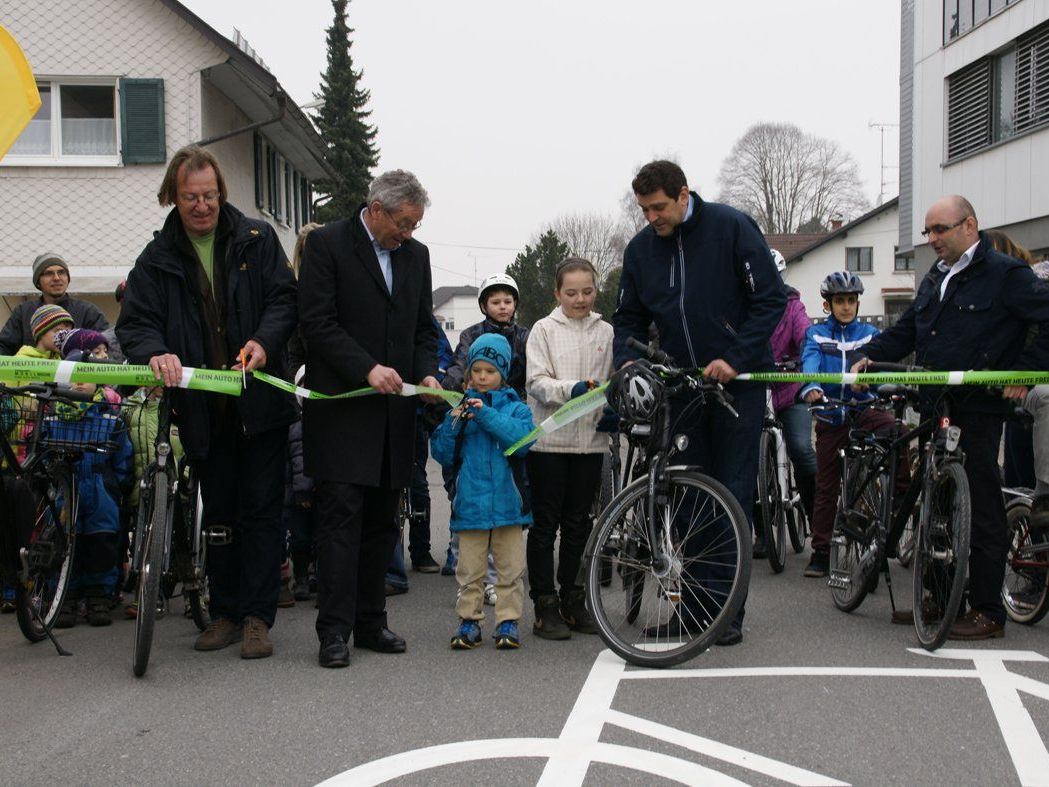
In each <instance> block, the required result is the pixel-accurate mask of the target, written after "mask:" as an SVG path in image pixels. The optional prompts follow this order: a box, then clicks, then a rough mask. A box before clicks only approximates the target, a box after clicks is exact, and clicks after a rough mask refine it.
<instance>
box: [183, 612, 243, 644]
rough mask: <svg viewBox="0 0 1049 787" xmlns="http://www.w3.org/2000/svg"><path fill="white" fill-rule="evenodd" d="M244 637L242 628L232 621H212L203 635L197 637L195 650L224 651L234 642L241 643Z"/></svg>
mask: <svg viewBox="0 0 1049 787" xmlns="http://www.w3.org/2000/svg"><path fill="white" fill-rule="evenodd" d="M242 635H243V632H242V631H241V628H240V626H238V625H237V624H236V623H234V622H233V621H232V620H225V619H223V618H219V619H218V620H213V621H211V623H209V624H208V627H207V628H206V629H204V631H203V633H202V634H201V635H200V636H199V637H197V641H196V642H194V643H193V649H194V650H222V649H223V648H226V647H229V646H230V645H232V644H233V643H234V642H240V638H241V636H242Z"/></svg>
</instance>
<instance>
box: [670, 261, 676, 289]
mask: <svg viewBox="0 0 1049 787" xmlns="http://www.w3.org/2000/svg"><path fill="white" fill-rule="evenodd" d="M675 265H677V261H676V260H675V259H674V255H673V254H671V255H670V289H674V266H675Z"/></svg>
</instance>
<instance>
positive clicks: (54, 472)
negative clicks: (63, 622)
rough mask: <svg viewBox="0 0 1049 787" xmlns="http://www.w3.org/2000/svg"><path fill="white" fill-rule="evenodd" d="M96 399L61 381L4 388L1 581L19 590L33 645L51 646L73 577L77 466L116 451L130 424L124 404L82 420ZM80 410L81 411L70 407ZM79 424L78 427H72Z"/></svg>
mask: <svg viewBox="0 0 1049 787" xmlns="http://www.w3.org/2000/svg"><path fill="white" fill-rule="evenodd" d="M93 402H94V398H93V395H92V394H91V393H87V392H85V391H77V390H73V389H70V388H67V387H65V386H61V385H59V384H57V383H33V384H30V385H23V386H18V387H10V386H6V385H3V384H0V425H2V429H0V452H2V455H3V467H2V483H0V507H2V510H4V511H6V512H8V519H7V522H6V526H5V527H3V528H0V531H2V532H0V553H2V554H3V559H2V560H0V579H2V580H3V581H4V582H5V583H6V582H12V583H13V584H14V585H15V611H16V613H17V615H16V616H17V618H18V626H19V629H21V631H22V634H23V635H24V636H25V638H26V639H28V640H29V641H30V642H40V641H42V640H44V639H49V640H51V643H52V644H53V645H54V646H55V649H56V650H57V651H58V653H59V654H61V655H63V656H68V655H71V654H70V653H69V652H68V651H66V650H65V649H63V648H62V646H61V645H60V644H59V643H58V640H57V639H56V638H55V636H54V634H53V633H52V628H53V626H54V624H55V621H56V619H57V618H58V614H59V612H60V611H61V609H62V604H63V602H64V601H65V597H66V593H67V591H68V589H69V583H70V580H71V579H72V572H73V558H74V555H75V547H76V512H77V502H78V490H77V484H76V480H75V477H74V471H73V466H74V463H75V461H76V459H77V458H78V457H79V456H81V455H82V454H83V453H84V452H86V451H92V452H98V453H105V452H108V451H110V450H112V449H113V448H114V447H115V446H116V443H115V440H116V439H117V438H118V437H119V436H120V434H121V432H122V430H124V429H126V427H125V426H123V425H122V424H123V421H122V420H121V419H120V416H119V406H117V405H111V407H113V408H117V409H116V410H115V411H114V412H106V413H104V414H103V415H101V416H100V417H99V418H98V419H97V420H92V421H80V420H79V415H80V411H79V408H80V406H81V405H83V404H88V403H93ZM66 408H76V409H66ZM73 425H75V428H74V427H73Z"/></svg>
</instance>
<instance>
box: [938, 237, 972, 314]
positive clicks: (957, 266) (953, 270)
mask: <svg viewBox="0 0 1049 787" xmlns="http://www.w3.org/2000/svg"><path fill="white" fill-rule="evenodd" d="M979 245H980V242H979V241H976V243H974V244H973V245H972V246H970V247H969V248H968V249H966V250H965V253H964V254H963V255H962V256H961V257H959V258H958V261H957V262H956V263H954V265H948V264H947V263H945V262H944V261H943V260H940V261H939V262H938V263H936V268H937V270H941V271H944V272H945V273H946V274H947V275H946V276H944V277H943V281H942V282H940V300H941V301H942V300H943V294H944V293H945V292H947V282H949V281H950V280H951V277H952V276H954V275H956V274H958V273H960V272H961V271H963V270H965V269H966V268H968V267H969V263H970V262H972V261H973V255H974V254H975V253H976V247H977V246H979Z"/></svg>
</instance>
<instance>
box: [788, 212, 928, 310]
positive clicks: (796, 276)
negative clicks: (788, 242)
mask: <svg viewBox="0 0 1049 787" xmlns="http://www.w3.org/2000/svg"><path fill="white" fill-rule="evenodd" d="M898 237H899V200H898V199H896V198H893V199H891V200H889V201H888V202H886V203H884V204H882V205H879V206H878V207H876V208H874V210H871V211H869V212H867V213H865V214H864V215H862V216H860V217H859V218H857V219H855V220H854V221H850V222H849V223H848V224H844V225H842V226H841V227H838V228H837V229H835V230H833V231H832V232H830V233H828V234H826V235H824V236H822V237H820V238H819V239H818V240H816V242H815V243H813V244H811V245H809V246H808V247H806V248H803V249H801V250H800V251H796V252H794V253H793V254H791V255H790V256H789V257H786V260H787V271H786V273H785V276H784V279H785V281H786V282H787V284H789V285H790V286H791V287H794V288H795V289H796V290H798V292H800V293H801V301H802V303H804V304H805V311H806V312H807V313H808V315H809V317H811V318H813V319H817V318H822V317H823V316H824V313H823V298H822V297H821V296H820V282H822V281H823V279H824V277H826V276H827V274H829V273H833V272H834V271H844V270H850V271H853V272H855V273H856V274H858V275H859V276H860V278H861V279H862V280H863V288H864V292H863V296H862V297H861V298H860V316H861V317H869V318H873V319H874V321H875V322H881V321H882V319H887V320H889V321H890V322H891V321H893V319H894V318H895V317H897V316H898V315H899V314H901V313H902V312H903V310H904V309H905V308H906V306H907V304H908V303H910V302H911V300H913V297H914V276H913V274H912V272H911V270H910V267H909V264H910V260H907V259H903V258H899V257H897V255H896V241H897V238H898Z"/></svg>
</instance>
